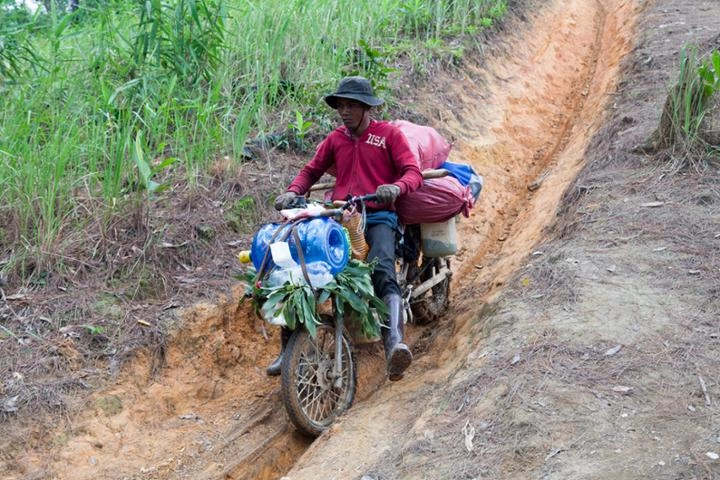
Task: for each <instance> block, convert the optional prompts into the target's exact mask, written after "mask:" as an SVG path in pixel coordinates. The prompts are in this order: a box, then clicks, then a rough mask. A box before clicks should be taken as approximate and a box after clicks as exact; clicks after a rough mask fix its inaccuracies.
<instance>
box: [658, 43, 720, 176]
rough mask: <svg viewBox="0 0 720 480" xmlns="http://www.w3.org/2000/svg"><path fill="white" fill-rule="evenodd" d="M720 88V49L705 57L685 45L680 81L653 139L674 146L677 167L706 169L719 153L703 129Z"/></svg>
mask: <svg viewBox="0 0 720 480" xmlns="http://www.w3.org/2000/svg"><path fill="white" fill-rule="evenodd" d="M718 90H720V52H718V51H717V50H713V51H712V52H710V53H709V54H708V56H707V58H706V59H705V60H702V61H701V60H698V58H697V49H696V48H695V47H693V46H689V47H684V48H683V49H682V50H681V52H680V72H679V76H678V82H677V84H676V86H675V87H674V88H673V89H672V91H671V92H670V95H668V99H667V102H666V104H665V108H664V110H663V115H662V117H661V120H660V127H659V128H658V130H657V131H656V132H655V133H654V134H653V137H651V140H650V141H649V142H650V143H652V144H653V145H656V146H657V147H659V148H666V147H674V152H675V154H674V155H673V159H672V164H673V165H671V167H672V169H673V170H678V169H681V168H684V167H686V166H692V167H694V168H695V169H702V168H704V166H706V162H707V161H708V160H711V159H712V158H713V155H716V154H717V152H716V151H715V149H714V147H712V146H711V145H709V144H708V143H707V142H706V141H705V139H704V138H703V132H702V131H701V130H702V126H703V124H704V120H705V115H706V113H707V111H708V107H709V105H710V99H711V98H712V97H713V96H714V95H716V94H717V92H718Z"/></svg>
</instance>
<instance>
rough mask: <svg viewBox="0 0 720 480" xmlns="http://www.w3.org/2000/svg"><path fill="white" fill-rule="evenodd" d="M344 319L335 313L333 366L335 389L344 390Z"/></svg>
mask: <svg viewBox="0 0 720 480" xmlns="http://www.w3.org/2000/svg"><path fill="white" fill-rule="evenodd" d="M344 328H345V326H344V319H343V316H342V315H340V314H339V313H338V312H335V365H333V378H334V379H335V382H334V386H335V388H342V386H343V385H342V368H343V365H342V348H343V333H344V332H343V329H344Z"/></svg>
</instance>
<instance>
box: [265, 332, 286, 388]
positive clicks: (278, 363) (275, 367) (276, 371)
mask: <svg viewBox="0 0 720 480" xmlns="http://www.w3.org/2000/svg"><path fill="white" fill-rule="evenodd" d="M290 335H292V330H290V329H289V328H287V327H280V354H279V355H278V357H277V358H276V359H275V360H274V361H273V362H272V363H271V364H270V365H268V367H267V369H265V373H267V375H268V376H269V377H277V376H278V375H280V367H282V361H283V355H285V347H286V346H287V343H288V341H289V340H290Z"/></svg>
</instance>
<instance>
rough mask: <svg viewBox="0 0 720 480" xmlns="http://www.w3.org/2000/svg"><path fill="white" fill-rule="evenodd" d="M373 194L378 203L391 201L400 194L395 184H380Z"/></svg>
mask: <svg viewBox="0 0 720 480" xmlns="http://www.w3.org/2000/svg"><path fill="white" fill-rule="evenodd" d="M375 195H377V197H378V201H379V202H380V203H392V202H394V201H395V199H396V198H397V197H398V195H400V187H398V186H397V185H392V184H390V185H380V186H379V187H377V190H375Z"/></svg>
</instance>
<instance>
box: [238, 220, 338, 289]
mask: <svg viewBox="0 0 720 480" xmlns="http://www.w3.org/2000/svg"><path fill="white" fill-rule="evenodd" d="M290 228H291V225H290V224H284V223H269V224H266V225H264V226H262V227H261V228H260V229H259V230H258V231H257V233H255V236H254V237H253V241H252V248H251V249H250V259H251V260H252V263H253V265H254V266H255V268H256V269H258V270H259V269H260V266H261V265H262V261H263V258H264V257H265V252H267V250H268V249H269V248H270V242H271V241H272V239H273V236H274V235H275V233H276V232H277V231H278V230H280V232H279V233H278V234H277V235H276V236H275V241H278V240H279V239H281V238H282V237H283V236H284V234H286V233H288V230H289V229H290ZM295 228H296V229H297V233H298V237H299V238H300V247H301V248H302V251H303V254H304V258H305V263H306V264H310V263H313V262H324V263H326V264H327V266H328V268H329V269H330V273H331V274H332V275H336V274H337V273H339V272H341V271H342V270H343V269H344V268H345V266H346V265H347V262H348V259H349V256H350V244H349V241H348V238H347V233H346V232H345V230H344V229H343V227H342V226H341V225H340V224H339V223H337V222H336V221H335V220H333V219H331V218H327V217H319V218H313V219H310V220H306V221H304V222H300V223H297V224H295ZM285 241H286V242H288V244H289V246H290V255H291V256H292V259H293V260H294V261H295V262H297V263H298V264H299V263H300V257H299V255H298V248H297V247H298V246H297V245H296V244H295V238H294V236H293V235H292V234H290V235H289V236H288V237H287V238H286V239H285ZM274 267H275V263H274V262H273V260H272V257H271V256H270V253H269V252H268V264H267V268H268V269H272V268H274Z"/></svg>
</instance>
